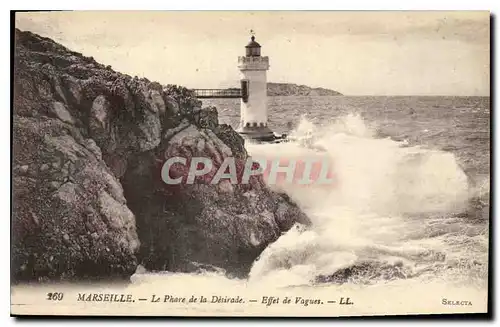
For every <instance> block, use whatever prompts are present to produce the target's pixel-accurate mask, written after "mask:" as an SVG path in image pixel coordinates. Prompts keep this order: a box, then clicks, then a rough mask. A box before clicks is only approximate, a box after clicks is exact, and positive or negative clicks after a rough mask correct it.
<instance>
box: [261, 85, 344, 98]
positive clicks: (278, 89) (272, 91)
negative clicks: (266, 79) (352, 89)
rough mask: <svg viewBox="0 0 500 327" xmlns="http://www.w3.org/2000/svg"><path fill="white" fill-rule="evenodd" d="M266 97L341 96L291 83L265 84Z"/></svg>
mask: <svg viewBox="0 0 500 327" xmlns="http://www.w3.org/2000/svg"><path fill="white" fill-rule="evenodd" d="M267 95H269V96H290V95H296V96H297V95H298V96H300V95H303V96H305V95H310V96H336V95H342V94H341V93H340V92H337V91H334V90H330V89H325V88H322V87H314V88H313V87H310V86H306V85H297V84H292V83H267Z"/></svg>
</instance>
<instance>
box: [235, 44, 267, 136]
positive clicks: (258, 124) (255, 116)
mask: <svg viewBox="0 0 500 327" xmlns="http://www.w3.org/2000/svg"><path fill="white" fill-rule="evenodd" d="M260 48H261V46H260V44H259V43H257V42H256V41H255V36H252V38H251V41H250V43H248V44H247V46H246V47H245V51H246V55H245V56H240V57H238V68H239V70H240V72H241V74H240V75H241V92H242V98H241V112H240V127H239V129H238V132H239V133H240V134H241V135H243V136H244V137H245V138H250V139H254V140H257V141H271V140H273V139H274V138H275V137H274V133H273V132H272V131H271V129H269V127H268V126H267V76H266V75H267V70H268V69H269V58H268V57H262V56H261V55H260Z"/></svg>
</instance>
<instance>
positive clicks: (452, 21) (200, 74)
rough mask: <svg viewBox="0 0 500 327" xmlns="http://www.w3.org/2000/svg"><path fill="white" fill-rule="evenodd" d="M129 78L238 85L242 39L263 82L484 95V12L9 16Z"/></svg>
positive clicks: (364, 91) (367, 91)
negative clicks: (264, 69) (264, 60)
mask: <svg viewBox="0 0 500 327" xmlns="http://www.w3.org/2000/svg"><path fill="white" fill-rule="evenodd" d="M16 27H17V28H19V29H21V30H29V31H32V32H35V33H37V34H40V35H42V36H46V37H50V38H52V39H54V40H55V41H57V42H60V43H62V44H63V45H65V46H67V47H68V48H70V49H72V50H75V51H78V52H81V53H83V54H84V55H86V56H93V57H94V58H95V59H96V60H97V61H98V62H101V63H103V64H106V65H111V66H112V67H113V69H115V70H117V71H119V72H122V73H126V74H129V75H132V76H134V75H137V76H139V77H147V78H148V79H150V80H154V81H158V82H160V83H162V84H177V85H184V86H187V87H190V88H218V87H231V86H238V85H239V82H238V81H239V71H238V68H237V59H238V56H241V55H244V53H245V48H244V47H245V45H246V44H247V43H248V41H249V38H250V30H253V31H254V32H255V37H256V41H258V42H259V43H260V44H261V46H262V55H264V56H269V61H270V70H269V71H268V81H269V82H282V83H296V84H305V85H308V86H312V87H325V88H330V89H333V90H336V91H339V92H341V93H343V94H345V95H463V96H470V95H489V93H490V85H489V84H490V34H489V33H490V16H489V12H486V11H482V12H481V11H476V12H464V11H462V12H460V11H452V12H445V11H441V12H439V11H434V12H433V11H429V12H427V11H420V12H419V11H415V12H411V11H392V12H383V11H380V12H366V11H359V12H349V11H337V12H336V11H303V12H298V11H272V12H266V11H260V12H259V11H256V12H247V11H208V12H195V11H191V12H189V11H179V12H172V11H107V12H106V11H77V12H37V13H17V14H16Z"/></svg>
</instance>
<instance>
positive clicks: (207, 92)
mask: <svg viewBox="0 0 500 327" xmlns="http://www.w3.org/2000/svg"><path fill="white" fill-rule="evenodd" d="M193 92H194V94H195V96H196V97H197V98H201V99H203V98H204V99H208V98H241V97H242V95H241V89H194V90H193Z"/></svg>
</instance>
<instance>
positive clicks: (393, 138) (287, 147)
mask: <svg viewBox="0 0 500 327" xmlns="http://www.w3.org/2000/svg"><path fill="white" fill-rule="evenodd" d="M203 105H204V106H208V105H214V106H216V107H217V109H218V112H219V123H225V124H229V125H231V126H232V127H233V128H235V129H236V128H237V127H238V123H239V107H240V104H239V100H238V99H210V100H204V101H203ZM268 113H269V122H268V125H269V126H270V127H271V129H272V130H273V131H274V132H275V133H277V134H282V133H286V134H287V135H288V140H289V141H288V142H283V143H277V144H256V143H252V142H246V148H247V150H248V152H249V154H250V155H252V156H260V157H262V156H264V157H266V156H269V157H275V156H276V155H277V154H278V155H279V156H283V157H286V158H301V157H304V156H307V155H309V154H310V153H311V152H314V153H315V155H319V156H323V157H325V158H328V160H331V162H332V163H333V169H334V173H335V178H336V181H337V182H336V183H335V184H334V185H331V186H329V187H325V186H324V185H323V186H317V187H314V186H311V187H307V188H304V187H301V186H300V185H292V184H290V185H286V186H283V185H280V186H273V185H271V186H270V187H271V188H279V189H278V191H280V192H284V193H286V194H288V195H289V197H290V198H291V199H292V200H293V201H295V202H296V203H297V204H298V205H299V206H300V207H301V208H302V210H303V211H304V212H305V213H306V214H307V215H308V216H309V217H310V219H311V221H312V226H311V227H310V228H306V229H304V228H299V226H294V228H292V229H291V230H290V231H288V232H286V233H284V234H283V235H282V236H281V237H280V238H279V239H278V240H277V241H276V242H274V243H273V244H271V245H269V246H268V247H267V248H266V249H265V250H264V252H263V253H262V254H261V255H260V257H259V258H258V259H257V260H256V261H255V262H254V264H253V267H252V269H251V272H250V275H249V277H248V278H246V279H229V278H228V277H226V276H225V275H224V274H220V273H214V272H207V273H202V274H180V273H170V272H155V273H153V272H146V271H142V272H138V273H136V274H135V275H134V276H132V281H133V282H135V283H139V282H147V283H155V282H159V281H161V283H160V284H161V285H165V287H167V288H168V285H181V284H185V285H190V286H189V287H194V288H196V287H202V285H208V284H211V285H212V284H213V285H217V286H216V288H217V289H231V288H239V289H248V288H253V286H252V285H254V286H255V285H259V286H263V285H266V288H268V287H272V288H275V289H290V288H293V289H297V288H300V289H306V290H307V289H314V288H319V287H325V285H327V287H329V288H331V289H334V290H335V289H339V290H340V289H341V290H344V291H345V290H346V289H347V290H351V289H352V290H354V289H356V290H360V289H361V290H365V289H368V290H370V289H373V290H374V292H375V290H376V289H378V290H383V292H385V290H387V289H389V288H390V287H396V289H398V290H402V291H403V292H404V291H405V290H414V291H415V290H419V291H420V292H422V294H429V292H434V291H436V290H438V289H441V290H443V292H444V293H443V294H448V293H446V292H448V291H449V290H451V289H455V288H464V287H465V288H467V289H470V290H475V291H478V292H480V293H477V294H483V295H484V294H486V291H487V289H488V247H489V211H490V210H489V205H490V203H489V201H490V98H489V97H451V96H443V97H440V96H333V97H330V96H284V97H269V98H268ZM340 272H341V273H340ZM335 273H337V274H338V275H339V276H341V277H342V278H340V277H339V278H333V277H332V276H335ZM337 277H338V276H337ZM196 285H198V286H196ZM398 294H399V293H398ZM464 294H468V293H464ZM475 294H476V293H475ZM436 301H437V302H436V303H435V304H433V305H440V302H439V301H442V299H441V298H439V299H437V300H436Z"/></svg>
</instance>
